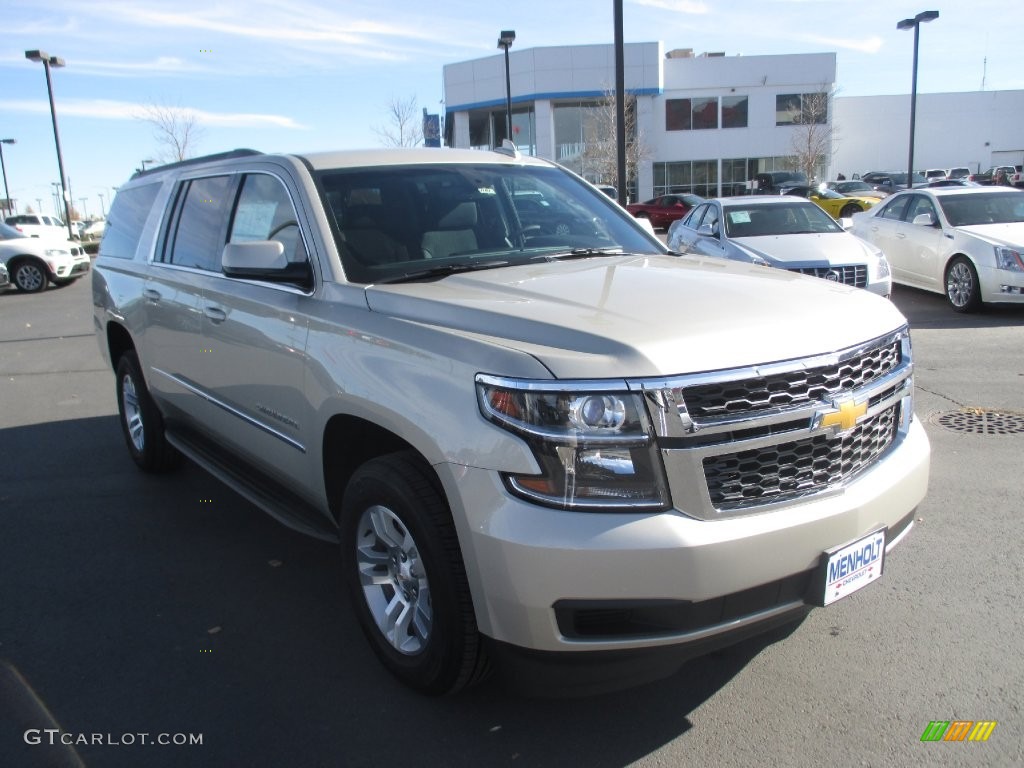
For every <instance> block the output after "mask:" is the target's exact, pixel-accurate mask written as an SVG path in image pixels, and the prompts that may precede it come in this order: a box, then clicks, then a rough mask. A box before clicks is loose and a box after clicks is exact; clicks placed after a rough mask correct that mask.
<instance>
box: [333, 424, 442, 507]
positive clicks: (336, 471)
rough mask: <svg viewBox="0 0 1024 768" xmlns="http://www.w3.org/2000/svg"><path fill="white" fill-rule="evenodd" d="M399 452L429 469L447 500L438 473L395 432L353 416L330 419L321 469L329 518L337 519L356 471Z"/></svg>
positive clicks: (433, 479) (414, 448)
mask: <svg viewBox="0 0 1024 768" xmlns="http://www.w3.org/2000/svg"><path fill="white" fill-rule="evenodd" d="M398 451H412V452H413V453H415V454H416V456H418V457H419V458H420V459H422V461H423V464H424V466H426V467H429V468H430V477H431V480H432V481H433V482H434V483H435V485H436V487H437V490H438V492H439V493H440V494H441V496H442V497H443V498H447V497H446V494H445V492H444V487H443V486H442V485H441V481H440V479H439V478H438V477H437V473H436V472H435V471H434V469H433V467H431V465H430V462H429V461H428V460H427V458H426V456H424V455H423V453H422V452H421V451H420V450H418V449H417V448H416V447H415V446H414V445H412V444H411V443H409V442H408V441H407V440H405V439H404V438H402V437H400V436H399V435H397V434H395V433H394V432H392V431H390V430H389V429H386V428H385V427H382V426H381V425H379V424H376V423H374V422H372V421H369V420H367V419H364V418H361V417H359V416H355V415H352V414H337V415H335V416H332V417H331V418H330V419H329V420H328V422H327V425H326V426H325V428H324V435H323V450H322V456H323V465H322V468H321V470H322V472H323V478H324V490H325V492H326V494H327V502H328V504H329V505H330V510H331V514H332V515H333V516H334V517H335V519H336V518H337V515H338V513H339V512H340V510H341V501H342V497H343V496H344V495H345V488H346V487H347V486H348V482H349V480H350V479H351V478H352V475H353V474H354V473H355V471H356V470H357V469H358V468H359V467H360V466H361V465H363V464H365V463H366V462H367V461H369V460H370V459H374V458H376V457H378V456H384V455H386V454H389V453H396V452H398Z"/></svg>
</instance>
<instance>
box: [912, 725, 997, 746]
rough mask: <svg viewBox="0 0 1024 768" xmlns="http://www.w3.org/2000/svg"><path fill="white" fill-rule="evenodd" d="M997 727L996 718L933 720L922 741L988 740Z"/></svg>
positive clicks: (922, 736) (923, 734) (925, 730)
mask: <svg viewBox="0 0 1024 768" xmlns="http://www.w3.org/2000/svg"><path fill="white" fill-rule="evenodd" d="M995 728H996V721H995V720H977V721H975V720H952V721H950V720H932V721H931V722H930V723H928V727H927V728H925V729H924V733H922V734H921V741H988V737H989V736H991V735H992V731H994V730H995Z"/></svg>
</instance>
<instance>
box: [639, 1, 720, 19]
mask: <svg viewBox="0 0 1024 768" xmlns="http://www.w3.org/2000/svg"><path fill="white" fill-rule="evenodd" d="M629 1H630V3H631V4H632V5H646V6H647V7H648V8H661V9H662V10H664V11H675V12H676V13H689V14H692V15H694V16H700V15H703V14H705V13H707V12H708V6H707V4H706V3H702V2H700V1H699V0H629Z"/></svg>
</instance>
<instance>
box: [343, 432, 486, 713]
mask: <svg viewBox="0 0 1024 768" xmlns="http://www.w3.org/2000/svg"><path fill="white" fill-rule="evenodd" d="M339 534H340V535H339V540H340V543H341V563H342V575H343V580H344V582H345V585H346V588H347V590H348V592H349V596H350V597H351V600H352V607H353V609H354V610H355V612H356V616H357V618H358V620H359V624H360V626H361V628H362V630H363V633H364V634H365V635H366V638H367V640H368V641H369V643H370V646H371V647H372V648H373V651H374V653H375V654H376V655H377V657H378V658H379V659H380V661H381V662H382V663H383V664H384V666H385V667H387V669H388V670H389V671H390V672H391V673H392V674H393V675H395V677H397V678H398V679H399V680H401V681H402V682H403V683H405V684H406V685H408V686H409V687H411V688H414V689H415V690H417V691H420V692H421V693H426V694H431V695H438V694H445V693H454V692H456V691H458V690H460V689H462V688H465V687H467V686H469V685H473V684H474V683H476V682H479V681H480V680H482V679H483V678H484V677H485V676H486V674H487V672H488V665H487V659H486V655H485V653H484V648H483V645H482V641H481V637H480V633H479V631H478V629H477V626H476V618H475V616H474V614H473V601H472V598H471V596H470V593H469V583H468V581H467V579H466V569H465V566H464V564H463V561H462V553H461V551H460V549H459V542H458V539H457V537H456V533H455V526H454V523H453V522H452V516H451V512H450V511H449V509H448V504H447V502H446V501H445V499H444V497H443V494H442V492H441V489H440V488H439V486H438V483H437V478H436V476H435V475H434V473H433V471H432V470H431V469H430V467H429V466H427V464H426V463H425V462H424V461H423V460H422V459H421V458H420V457H419V456H418V454H416V453H414V452H412V451H403V452H400V453H393V454H389V455H386V456H380V457H378V458H375V459H371V460H370V461H368V462H366V463H365V464H363V465H362V466H361V467H360V468H359V469H358V470H356V472H355V474H354V475H353V476H352V479H351V481H350V482H349V484H348V487H347V488H346V489H345V497H344V500H343V502H342V508H341V517H340V531H339ZM392 617H396V618H392ZM403 617H406V618H404V619H403ZM389 633H390V637H389Z"/></svg>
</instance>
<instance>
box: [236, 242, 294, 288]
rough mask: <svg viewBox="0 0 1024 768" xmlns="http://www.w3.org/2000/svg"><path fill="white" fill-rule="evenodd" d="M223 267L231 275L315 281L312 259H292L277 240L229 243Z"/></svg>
mask: <svg viewBox="0 0 1024 768" xmlns="http://www.w3.org/2000/svg"><path fill="white" fill-rule="evenodd" d="M220 263H221V269H222V270H223V271H224V274H225V275H227V276H228V277H239V278H244V279H250V280H265V281H267V282H271V283H297V284H300V285H304V286H308V285H311V284H312V281H313V274H312V270H311V269H310V266H309V263H308V262H305V261H303V262H290V261H288V259H287V258H285V255H284V245H282V244H281V243H280V242H279V241H277V240H254V241H252V242H247V243H228V244H227V245H225V246H224V251H223V253H222V254H221V262H220Z"/></svg>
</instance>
